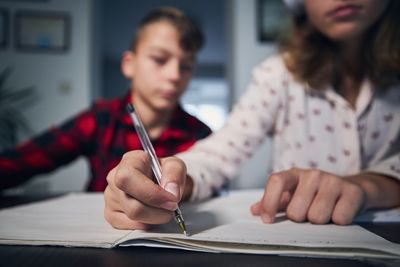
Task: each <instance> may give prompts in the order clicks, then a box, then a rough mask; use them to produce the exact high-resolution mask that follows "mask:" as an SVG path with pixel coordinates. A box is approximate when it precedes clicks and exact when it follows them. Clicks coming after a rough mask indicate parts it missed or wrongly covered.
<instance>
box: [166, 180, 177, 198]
mask: <svg viewBox="0 0 400 267" xmlns="http://www.w3.org/2000/svg"><path fill="white" fill-rule="evenodd" d="M164 189H165V190H167V191H168V192H170V193H171V194H173V195H174V196H176V197H179V186H178V185H177V184H176V183H168V184H166V185H165V187H164Z"/></svg>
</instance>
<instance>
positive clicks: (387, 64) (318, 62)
mask: <svg viewBox="0 0 400 267" xmlns="http://www.w3.org/2000/svg"><path fill="white" fill-rule="evenodd" d="M399 13H400V1H397V0H392V1H391V3H389V5H388V6H387V8H386V10H385V11H384V14H383V15H382V17H381V18H380V20H379V21H378V22H377V23H376V24H375V25H374V26H373V27H372V28H371V29H370V30H369V32H368V34H367V38H366V41H365V45H364V46H363V47H364V51H363V53H364V57H363V60H365V61H364V64H363V65H364V66H365V72H364V75H366V76H367V77H368V78H369V79H370V80H371V81H372V83H374V84H375V85H378V86H380V87H382V88H386V87H388V86H390V85H392V84H394V83H396V82H399V79H400V26H399V25H400V17H399V15H398V14H399ZM293 22H294V23H293V29H292V32H291V35H289V37H288V39H286V40H284V42H283V43H282V45H281V52H282V54H283V55H284V61H285V64H286V66H287V68H288V69H289V70H290V71H291V72H292V73H293V75H294V76H295V78H296V79H297V80H299V81H300V82H305V83H308V84H309V85H310V87H311V88H314V89H323V88H325V87H326V86H327V85H329V84H334V83H335V82H336V81H337V80H336V78H337V75H338V73H339V72H338V71H339V69H340V65H338V63H337V62H335V61H336V57H337V55H336V51H337V46H336V44H335V43H334V42H332V41H331V40H329V39H328V38H327V37H325V36H324V35H322V34H321V33H319V32H318V31H317V30H316V29H315V28H314V27H313V26H312V25H311V24H310V22H309V20H308V18H307V16H306V14H305V13H304V12H303V13H301V14H297V15H296V16H295V17H294V20H293Z"/></svg>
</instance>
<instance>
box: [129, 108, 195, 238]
mask: <svg viewBox="0 0 400 267" xmlns="http://www.w3.org/2000/svg"><path fill="white" fill-rule="evenodd" d="M127 108H128V112H129V114H130V115H131V117H132V121H133V125H134V126H135V129H136V132H137V133H138V135H139V139H140V142H141V143H142V146H143V149H144V151H146V152H147V153H148V154H149V156H150V161H151V169H152V170H153V173H154V176H155V177H156V179H157V183H158V184H159V185H161V166H160V162H159V161H158V158H157V156H156V152H155V151H154V147H153V145H152V144H151V142H150V138H149V136H148V135H147V132H146V129H145V128H144V126H143V123H142V121H141V120H140V117H139V115H138V114H137V112H136V111H135V107H134V106H133V104H131V103H129V104H128V107H127ZM174 213H175V221H176V222H177V223H178V225H179V228H180V229H181V231H182V232H183V233H184V234H185V235H186V236H188V233H187V231H186V226H185V221H184V220H183V216H182V212H181V210H180V209H179V207H178V208H177V209H176V210H175V211H174Z"/></svg>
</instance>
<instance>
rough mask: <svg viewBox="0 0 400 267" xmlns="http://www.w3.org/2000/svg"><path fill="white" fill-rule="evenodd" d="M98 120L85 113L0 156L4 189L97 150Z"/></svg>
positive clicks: (0, 186)
mask: <svg viewBox="0 0 400 267" xmlns="http://www.w3.org/2000/svg"><path fill="white" fill-rule="evenodd" d="M95 131H96V118H95V114H94V112H93V110H89V111H86V112H82V113H80V114H78V115H77V116H76V117H74V118H72V119H69V120H68V121H66V122H65V123H63V124H62V125H60V126H57V127H52V128H51V129H49V130H48V131H45V132H43V133H42V134H40V135H38V136H37V137H35V138H33V139H31V140H29V141H27V142H26V143H23V144H22V145H19V146H17V147H16V148H15V149H11V150H6V151H3V152H1V153H0V188H8V187H12V186H15V185H18V184H20V183H22V182H24V181H26V180H28V179H29V178H30V177H32V176H34V175H36V174H39V173H47V172H50V171H52V170H54V169H56V168H57V167H59V166H61V165H64V164H67V163H69V162H71V161H72V160H74V159H75V158H77V157H78V156H80V155H85V154H87V153H89V151H90V150H91V149H92V147H93V143H94V142H95V140H94V138H93V137H94V135H95Z"/></svg>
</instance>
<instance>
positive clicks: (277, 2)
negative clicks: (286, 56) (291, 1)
mask: <svg viewBox="0 0 400 267" xmlns="http://www.w3.org/2000/svg"><path fill="white" fill-rule="evenodd" d="M288 18H289V16H288V10H287V8H286V6H285V4H284V3H283V1H282V0H257V30H258V39H259V41H260V42H274V41H277V39H279V37H280V35H281V34H282V31H283V30H284V29H285V28H286V27H287V25H288V22H289V20H288Z"/></svg>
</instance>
